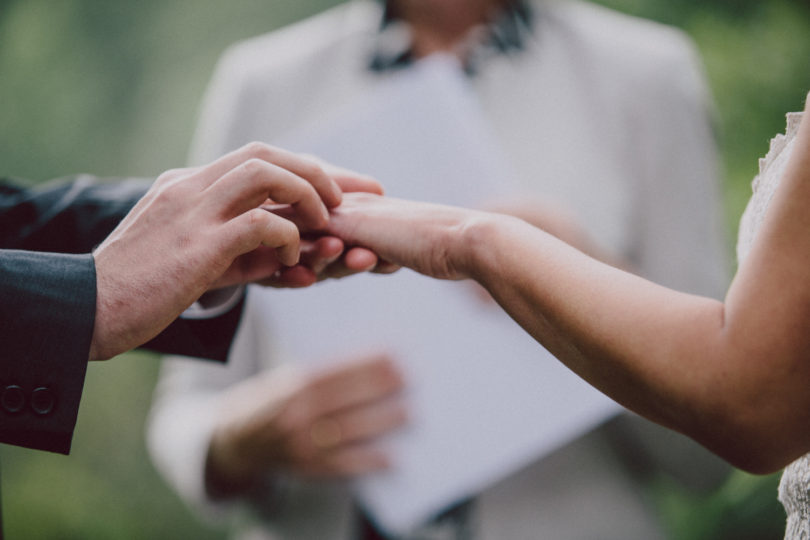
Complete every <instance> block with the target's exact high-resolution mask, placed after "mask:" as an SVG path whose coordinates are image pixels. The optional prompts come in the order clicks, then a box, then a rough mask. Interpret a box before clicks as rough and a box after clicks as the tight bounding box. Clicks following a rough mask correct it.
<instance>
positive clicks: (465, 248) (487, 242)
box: [447, 212, 525, 286]
mask: <svg viewBox="0 0 810 540" xmlns="http://www.w3.org/2000/svg"><path fill="white" fill-rule="evenodd" d="M511 222H520V223H523V222H522V220H519V219H518V218H514V217H511V216H507V215H504V214H498V213H492V212H475V213H474V214H472V215H470V216H469V217H468V218H467V219H466V220H465V222H464V223H463V225H462V226H461V228H460V229H461V232H460V234H458V235H457V237H456V238H455V239H454V241H452V242H451V243H450V247H449V248H448V249H447V253H448V259H449V261H450V264H451V265H452V266H453V267H454V268H455V270H456V272H457V273H458V274H459V275H461V276H462V277H465V278H471V279H474V280H475V281H477V282H479V283H481V284H482V285H484V286H486V284H487V282H488V281H489V280H490V278H491V276H493V275H495V274H497V273H498V265H499V261H500V257H499V255H498V253H499V252H500V251H501V249H500V248H501V247H502V246H503V245H508V243H504V242H505V240H504V238H501V237H502V236H504V231H505V230H506V229H507V228H509V226H510V223H511ZM524 225H525V224H524Z"/></svg>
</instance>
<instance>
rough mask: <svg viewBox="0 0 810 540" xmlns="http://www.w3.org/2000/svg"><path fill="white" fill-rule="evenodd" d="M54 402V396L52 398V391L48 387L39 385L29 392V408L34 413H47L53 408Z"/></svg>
mask: <svg viewBox="0 0 810 540" xmlns="http://www.w3.org/2000/svg"><path fill="white" fill-rule="evenodd" d="M55 404H56V398H54V395H53V391H52V390H51V389H50V388H47V387H45V386H40V387H39V388H34V391H33V392H31V408H32V409H33V410H34V412H35V413H37V414H42V415H45V414H48V413H50V412H51V411H52V410H53V406H54V405H55Z"/></svg>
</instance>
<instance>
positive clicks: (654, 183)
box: [148, 0, 727, 540]
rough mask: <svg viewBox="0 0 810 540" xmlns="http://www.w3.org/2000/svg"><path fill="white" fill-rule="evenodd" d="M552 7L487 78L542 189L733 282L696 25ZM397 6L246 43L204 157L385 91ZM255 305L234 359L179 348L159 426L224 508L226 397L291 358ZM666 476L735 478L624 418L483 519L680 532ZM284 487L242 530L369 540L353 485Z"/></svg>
mask: <svg viewBox="0 0 810 540" xmlns="http://www.w3.org/2000/svg"><path fill="white" fill-rule="evenodd" d="M534 7H535V12H536V21H535V22H536V26H535V31H534V33H533V36H532V37H531V38H530V40H529V42H528V43H527V46H526V50H524V51H522V52H521V53H520V54H518V55H514V56H503V55H502V56H494V57H492V58H488V59H486V60H485V61H484V62H485V63H484V64H483V65H481V66H479V67H478V70H477V73H476V75H475V77H474V79H473V84H474V86H475V92H476V94H477V97H478V98H479V99H480V101H481V103H482V104H483V106H484V109H485V114H486V119H487V121H488V122H490V124H491V127H492V131H493V134H494V136H495V137H497V140H499V141H500V142H501V143H502V147H503V149H504V150H505V151H506V154H507V157H508V159H509V160H510V162H511V165H512V166H513V171H514V172H516V173H517V175H518V177H519V179H520V181H521V182H522V185H523V186H524V187H525V189H526V192H527V193H530V194H533V195H537V196H543V197H546V198H551V199H553V200H559V201H563V202H564V203H565V204H566V205H568V207H569V209H571V210H573V211H574V213H575V215H576V216H577V218H578V219H579V220H580V223H581V224H582V225H583V226H584V227H585V229H586V230H587V231H588V232H589V233H590V234H591V235H592V237H593V238H594V239H596V241H597V242H598V243H599V244H600V245H601V246H602V247H603V248H604V249H607V250H610V251H611V252H612V253H614V254H616V255H619V256H622V257H624V258H626V259H627V260H630V261H631V262H632V264H633V265H634V266H635V268H636V269H638V270H639V272H640V273H641V274H643V275H644V276H646V277H648V278H650V279H652V280H654V281H657V282H659V283H662V284H665V285H667V286H670V287H674V288H676V289H681V290H685V291H690V292H693V293H699V294H704V295H710V296H718V295H720V294H722V291H724V290H725V287H726V284H727V273H726V266H725V264H724V260H725V242H724V238H723V235H722V232H721V224H720V221H721V219H720V215H719V209H720V201H719V197H718V191H719V190H718V183H717V179H718V174H717V164H716V148H715V140H714V135H713V133H712V127H711V121H710V110H709V109H710V99H709V96H708V94H707V90H706V86H705V82H704V78H703V74H702V71H701V67H700V63H699V61H698V59H697V55H696V53H695V50H694V48H693V46H692V44H691V43H690V42H689V41H688V39H687V38H686V37H685V36H684V35H683V34H682V33H680V32H679V31H676V30H673V29H671V28H668V27H664V26H661V25H659V24H655V23H651V22H648V21H642V20H638V19H635V18H631V17H628V16H624V15H619V14H617V13H614V12H611V11H608V10H606V9H603V8H600V7H596V6H594V5H591V4H587V3H581V2H578V1H561V2H544V1H539V2H535V3H534ZM380 16H381V13H380V7H379V5H378V3H376V2H372V1H367V0H359V1H353V2H349V3H346V4H343V5H340V6H338V7H337V8H333V9H331V10H329V11H327V12H324V13H322V14H319V15H317V16H315V17H312V18H310V19H307V20H305V21H303V22H299V23H297V24H294V25H292V26H289V27H287V28H284V29H282V30H280V31H276V32H272V33H270V34H267V35H264V36H260V37H257V38H254V39H250V40H247V41H245V42H242V43H238V44H236V45H235V46H233V47H231V48H230V49H229V50H228V51H227V52H226V53H225V54H224V55H223V57H222V59H221V61H220V62H219V65H218V67H217V69H216V72H215V74H214V76H213V80H212V81H211V84H210V86H209V88H208V91H207V95H206V97H205V100H204V104H203V107H202V114H201V117H200V121H199V126H198V129H197V132H196V138H195V140H194V144H193V150H192V162H195V163H198V162H204V161H208V160H210V159H213V158H214V157H217V156H219V155H221V154H222V153H224V152H226V151H229V150H232V149H235V148H237V147H239V146H240V145H242V144H244V143H246V142H249V141H252V140H262V141H267V142H271V143H272V142H274V141H275V140H277V139H279V138H281V137H282V136H283V135H284V134H285V133H288V132H290V131H291V130H293V129H296V128H299V127H301V126H305V125H309V124H313V123H317V122H318V120H319V118H323V117H324V116H325V115H328V114H329V113H330V112H331V111H334V110H335V109H336V108H339V107H341V106H343V105H345V104H346V103H348V102H349V101H350V100H352V99H353V98H355V97H356V96H357V95H360V94H361V93H362V92H365V91H367V90H369V89H371V88H373V87H374V85H375V84H378V83H379V80H380V79H381V77H384V76H385V75H380V74H377V73H372V72H371V71H370V70H369V69H368V61H369V57H370V55H371V53H372V50H373V47H374V43H375V37H376V35H377V30H378V28H379V23H380ZM605 182H609V183H610V189H607V190H606V189H604V187H605V186H604V183H605ZM251 300H252V299H251V297H250V295H249V297H248V302H247V307H246V312H245V316H244V318H243V323H242V327H241V328H240V331H239V334H238V335H237V338H236V342H235V344H234V346H233V348H232V352H231V356H230V359H229V365H228V366H227V367H221V366H211V365H205V364H202V363H196V362H190V361H188V360H187V359H182V358H172V359H167V361H166V362H165V365H164V370H163V373H162V375H161V380H160V382H159V385H158V388H157V391H156V397H155V402H154V407H153V410H152V413H151V416H150V421H149V427H148V442H149V448H150V451H151V454H152V456H153V458H154V461H155V463H156V465H157V467H158V469H159V470H161V471H162V473H163V474H164V475H165V477H166V478H167V480H168V481H169V482H170V483H171V484H172V485H173V486H174V487H175V488H176V489H177V491H178V492H179V493H180V494H181V496H183V497H184V498H185V499H186V500H188V501H189V502H190V503H192V504H193V505H195V506H196V507H198V508H199V509H200V510H201V514H202V515H204V516H208V517H212V516H216V515H219V514H222V513H227V510H228V509H224V508H223V507H221V506H216V505H212V504H211V503H210V502H208V501H206V499H205V494H204V490H203V488H202V470H203V461H204V456H205V451H206V447H207V440H208V437H209V435H210V430H211V427H212V421H213V420H212V419H213V417H214V414H215V411H216V408H217V398H218V394H219V392H221V390H222V389H223V388H226V387H228V386H229V385H231V384H233V383H235V382H237V381H239V380H242V379H244V378H247V377H250V376H251V375H253V374H255V373H257V372H258V371H260V370H265V369H272V368H274V367H276V366H277V365H278V364H279V362H280V359H279V356H278V355H277V354H275V352H274V349H273V340H272V335H268V332H267V330H266V328H265V327H263V326H262V324H261V321H260V320H258V319H257V317H256V316H255V309H254V308H253V307H252V301H251ZM628 464H629V465H630V466H628ZM662 470H664V471H670V472H673V473H674V474H676V475H677V476H678V477H679V478H680V479H681V480H683V481H686V482H687V483H690V482H691V483H693V484H700V483H701V482H704V483H705V482H706V481H707V479H709V481H708V483H709V484H712V482H716V481H717V480H718V479H719V478H722V475H723V474H724V473H725V472H726V469H725V468H724V467H722V466H720V465H719V461H717V460H715V459H714V458H713V457H711V456H709V454H708V453H707V452H705V451H704V450H702V449H700V448H698V447H697V446H696V445H695V444H694V443H691V442H690V441H688V440H686V439H685V438H683V437H681V436H679V435H676V434H673V433H670V432H667V431H665V430H663V429H661V428H656V427H653V426H652V425H651V424H649V423H646V422H643V421H640V420H638V419H631V418H622V419H620V420H619V421H616V422H611V423H610V424H609V425H608V426H606V427H604V428H601V429H598V430H596V431H595V432H593V433H591V434H589V435H587V436H585V437H583V438H581V439H579V440H578V441H576V442H575V443H573V444H571V445H569V446H567V447H566V448H563V449H561V450H560V451H558V452H556V453H555V454H554V455H552V456H550V457H548V458H546V459H543V460H541V461H539V462H537V463H535V464H533V465H531V466H529V467H528V468H527V469H525V470H523V471H521V472H519V473H517V474H515V475H513V476H512V477H510V478H507V479H504V480H503V481H502V482H500V483H499V484H498V485H496V486H493V487H491V488H490V489H488V490H486V491H485V492H484V493H482V494H480V495H479V497H478V498H477V503H476V507H475V513H474V516H475V517H474V519H475V526H474V529H475V531H476V534H477V537H478V538H481V539H487V540H514V539H536V538H551V539H568V538H572V539H580V538H581V539H588V538H592V539H596V538H598V539H601V540H605V539H612V538H615V539H622V540H628V539H634V538H638V539H644V540H650V539H656V538H663V533H662V532H661V529H660V526H659V523H658V522H657V520H656V518H655V516H654V514H653V512H652V511H651V504H650V501H648V500H647V499H646V498H645V491H644V487H643V483H642V481H643V480H644V479H645V477H646V475H650V474H654V473H658V472H661V471H662ZM284 484H285V487H284V489H283V490H281V491H275V492H268V494H267V496H266V497H257V498H256V499H254V500H252V501H248V503H249V504H244V505H243V504H237V505H234V506H235V507H236V508H235V510H236V512H235V513H236V514H237V515H238V516H239V517H238V518H237V520H238V521H239V522H240V523H239V525H238V526H237V529H238V531H239V533H238V534H240V535H241V536H242V537H244V538H273V539H301V540H304V539H307V540H320V539H328V540H343V539H345V540H351V538H352V523H353V515H352V510H351V509H352V501H351V498H350V496H349V494H348V492H347V489H346V487H345V486H342V485H339V484H307V483H303V482H298V481H295V480H292V481H288V482H285V483H284ZM248 507H252V508H253V509H254V510H256V511H250V512H245V509H246V508H248ZM230 510H234V508H231V509H230ZM245 516H249V517H245Z"/></svg>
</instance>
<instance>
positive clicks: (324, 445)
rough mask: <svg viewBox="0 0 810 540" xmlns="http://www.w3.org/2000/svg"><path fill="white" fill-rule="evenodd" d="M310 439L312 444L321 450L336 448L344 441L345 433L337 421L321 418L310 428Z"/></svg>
mask: <svg viewBox="0 0 810 540" xmlns="http://www.w3.org/2000/svg"><path fill="white" fill-rule="evenodd" d="M309 437H310V439H312V444H314V445H315V446H316V447H318V448H320V449H321V450H327V449H329V448H334V447H335V446H337V445H338V444H340V441H341V439H343V433H342V431H341V429H340V424H338V422H337V420H333V419H331V418H321V419H319V420H316V421H315V422H313V423H312V426H310V428H309Z"/></svg>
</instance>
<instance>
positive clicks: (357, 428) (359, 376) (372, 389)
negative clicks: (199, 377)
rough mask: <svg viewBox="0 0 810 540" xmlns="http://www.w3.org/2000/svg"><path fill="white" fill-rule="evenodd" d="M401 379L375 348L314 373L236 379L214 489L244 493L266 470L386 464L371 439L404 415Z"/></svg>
mask: <svg viewBox="0 0 810 540" xmlns="http://www.w3.org/2000/svg"><path fill="white" fill-rule="evenodd" d="M285 369H286V371H285ZM403 384H404V383H403V380H402V376H401V375H400V373H399V371H398V370H397V369H396V366H395V365H394V363H393V362H392V361H391V360H390V359H389V358H387V357H386V356H383V355H378V354H372V355H367V356H362V357H359V358H357V359H355V360H353V361H351V362H347V363H341V364H340V365H338V366H336V367H331V368H328V369H325V370H322V371H319V372H316V373H311V374H304V373H302V372H300V371H295V370H293V368H282V369H278V370H275V371H270V372H266V373H263V374H260V375H257V376H255V377H253V378H252V379H248V380H247V381H244V382H242V383H241V384H238V385H236V386H234V387H232V388H231V389H230V390H229V391H228V393H227V395H226V397H225V399H224V401H223V406H222V417H221V418H220V419H219V421H218V423H217V427H216V428H215V430H214V433H213V435H212V437H211V441H210V445H209V451H208V460H207V464H206V483H207V487H208V489H209V492H210V493H211V495H212V496H215V497H226V496H232V495H236V494H238V493H242V492H244V491H246V490H248V489H250V487H251V486H252V485H254V484H255V483H256V482H257V481H260V480H261V479H262V478H264V477H265V476H266V474H267V473H268V472H282V471H283V472H292V473H295V474H298V475H302V476H307V477H318V478H335V477H352V476H356V475H360V474H363V473H367V472H370V471H374V470H378V469H382V468H384V467H386V466H387V465H388V459H387V457H386V455H385V454H384V453H383V452H382V451H381V450H380V449H378V448H375V447H374V445H373V442H374V440H375V439H377V438H379V437H381V436H382V435H384V434H386V433H389V432H391V431H392V430H394V429H396V428H398V427H400V426H402V424H403V423H404V422H405V421H406V412H405V409H404V407H403V404H402V403H401V402H400V401H399V400H398V399H397V396H398V394H399V393H400V391H401V390H402V388H403Z"/></svg>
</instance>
